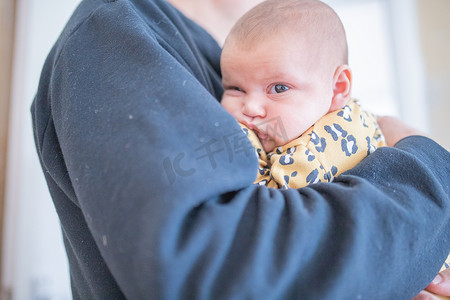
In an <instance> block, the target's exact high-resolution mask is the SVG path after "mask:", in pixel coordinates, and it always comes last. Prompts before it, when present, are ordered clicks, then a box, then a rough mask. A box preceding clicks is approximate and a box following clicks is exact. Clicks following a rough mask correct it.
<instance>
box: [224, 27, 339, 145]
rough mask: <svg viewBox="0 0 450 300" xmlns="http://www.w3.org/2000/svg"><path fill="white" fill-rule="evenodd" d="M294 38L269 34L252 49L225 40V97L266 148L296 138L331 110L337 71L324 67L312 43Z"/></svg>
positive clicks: (229, 109)
mask: <svg viewBox="0 0 450 300" xmlns="http://www.w3.org/2000/svg"><path fill="white" fill-rule="evenodd" d="M290 38H291V37H289V36H282V35H280V36H277V37H275V38H269V39H267V41H264V42H261V43H259V44H258V45H257V46H255V47H251V49H242V47H239V43H236V42H234V41H232V42H227V44H226V45H225V47H224V49H223V52H222V58H221V68H222V76H223V86H224V89H225V93H224V95H223V98H222V102H221V103H222V105H223V106H224V107H225V109H226V110H227V111H228V112H230V113H231V114H232V115H233V116H234V117H235V118H236V119H237V120H238V121H239V122H241V123H243V124H245V125H247V127H249V128H250V129H253V130H254V131H255V133H256V134H257V135H258V137H259V139H260V140H261V144H262V145H263V147H264V150H265V151H266V152H269V151H272V150H273V149H274V148H276V147H278V146H282V145H284V144H286V143H288V142H289V141H291V140H293V139H295V138H297V137H298V136H299V135H301V134H302V133H303V132H305V131H306V130H307V129H308V128H309V127H311V126H312V125H313V124H314V123H315V122H316V121H317V120H319V119H320V118H321V117H322V116H323V115H325V114H326V113H328V111H329V110H330V105H331V100H332V95H333V89H332V77H333V74H331V73H330V74H328V73H329V72H325V71H324V70H325V69H326V68H324V67H321V64H322V62H321V61H318V60H320V58H319V57H315V52H314V47H311V48H310V49H307V47H305V46H304V44H305V43H304V42H301V41H293V40H289V39H290ZM302 44H303V45H302ZM302 49H303V50H302ZM327 70H328V69H327Z"/></svg>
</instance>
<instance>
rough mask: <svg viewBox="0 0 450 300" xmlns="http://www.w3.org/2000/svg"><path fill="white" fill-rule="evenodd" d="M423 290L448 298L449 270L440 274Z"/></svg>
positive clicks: (449, 290)
mask: <svg viewBox="0 0 450 300" xmlns="http://www.w3.org/2000/svg"><path fill="white" fill-rule="evenodd" d="M425 289H426V290H427V291H430V292H433V293H435V294H438V295H441V296H450V269H446V270H444V271H442V272H440V273H439V274H438V275H437V276H436V278H435V279H433V282H431V283H430V284H429V285H428V286H427V287H426V288H425Z"/></svg>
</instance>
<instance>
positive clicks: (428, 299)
mask: <svg viewBox="0 0 450 300" xmlns="http://www.w3.org/2000/svg"><path fill="white" fill-rule="evenodd" d="M411 300H440V298H439V297H436V296H435V295H433V294H431V293H429V292H427V291H425V290H424V291H421V292H420V293H419V294H418V295H417V296H415V297H414V298H412V299H411Z"/></svg>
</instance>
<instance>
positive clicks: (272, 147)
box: [261, 140, 279, 153]
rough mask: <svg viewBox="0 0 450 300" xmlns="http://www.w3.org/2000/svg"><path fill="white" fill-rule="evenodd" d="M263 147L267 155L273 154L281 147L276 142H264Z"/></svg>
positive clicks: (262, 142)
mask: <svg viewBox="0 0 450 300" xmlns="http://www.w3.org/2000/svg"><path fill="white" fill-rule="evenodd" d="M261 145H262V146H263V149H264V151H266V153H269V152H272V151H273V150H275V149H276V148H277V147H279V145H278V144H277V143H275V141H274V140H262V141H261Z"/></svg>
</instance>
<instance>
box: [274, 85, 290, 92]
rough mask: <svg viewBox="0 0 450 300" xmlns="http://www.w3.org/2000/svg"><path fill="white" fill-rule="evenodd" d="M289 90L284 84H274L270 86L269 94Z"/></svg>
mask: <svg viewBox="0 0 450 300" xmlns="http://www.w3.org/2000/svg"><path fill="white" fill-rule="evenodd" d="M287 90H289V87H288V86H286V85H284V84H275V85H274V86H272V87H271V88H270V93H271V94H281V93H284V92H286V91H287Z"/></svg>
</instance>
